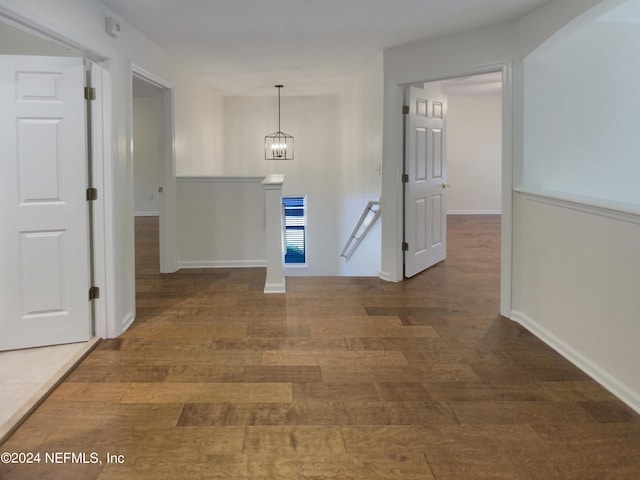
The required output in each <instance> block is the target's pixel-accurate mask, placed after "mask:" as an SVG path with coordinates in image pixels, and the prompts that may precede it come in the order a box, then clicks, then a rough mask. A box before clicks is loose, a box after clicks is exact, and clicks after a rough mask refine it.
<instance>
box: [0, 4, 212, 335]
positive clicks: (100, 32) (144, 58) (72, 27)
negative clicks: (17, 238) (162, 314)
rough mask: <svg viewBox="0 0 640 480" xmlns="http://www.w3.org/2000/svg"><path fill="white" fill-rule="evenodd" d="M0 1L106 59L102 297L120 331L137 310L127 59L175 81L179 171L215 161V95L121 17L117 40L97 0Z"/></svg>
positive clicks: (159, 75) (128, 69) (201, 168)
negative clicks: (108, 175) (105, 274)
mask: <svg viewBox="0 0 640 480" xmlns="http://www.w3.org/2000/svg"><path fill="white" fill-rule="evenodd" d="M0 7H2V8H4V7H6V8H8V9H9V10H11V11H15V10H16V9H19V11H20V12H21V15H22V16H23V17H27V18H29V19H30V20H31V21H33V22H34V23H36V24H39V25H42V26H45V27H46V28H47V29H49V30H50V31H53V32H56V34H58V35H62V36H64V37H66V38H68V39H70V40H72V41H73V42H75V43H77V44H79V45H82V46H83V48H85V49H86V50H87V51H89V52H92V56H93V57H95V58H97V57H100V58H101V59H105V60H106V62H105V63H104V66H105V68H107V69H108V70H109V72H110V73H111V83H112V88H113V92H112V93H113V97H112V104H111V109H112V114H113V142H112V144H113V149H114V150H113V159H112V160H111V167H112V180H113V191H112V192H107V193H106V195H107V196H108V197H109V198H111V199H112V202H113V204H112V205H111V211H110V214H112V216H111V215H110V216H109V218H110V225H108V226H107V232H108V234H109V235H112V237H111V238H108V239H107V244H108V245H112V248H113V251H114V254H115V259H114V262H113V265H112V268H113V276H114V279H113V285H114V291H106V292H105V297H106V298H107V302H108V303H109V312H108V315H109V316H110V319H111V321H112V323H113V325H112V327H113V330H112V331H111V332H110V333H111V334H112V335H117V334H118V333H120V332H121V331H122V329H123V328H126V326H127V325H129V324H130V322H131V321H132V320H133V318H134V316H135V271H134V265H135V262H134V228H133V212H134V199H133V165H132V153H131V143H132V142H131V139H132V129H131V106H130V105H131V64H132V63H133V64H135V65H137V66H138V67H141V68H142V69H144V70H146V71H147V72H150V73H152V74H154V75H155V76H157V77H159V78H161V79H163V80H164V81H165V82H168V83H170V84H172V85H173V86H174V94H175V95H174V103H175V109H176V111H175V142H174V148H175V160H176V169H177V170H178V171H180V172H182V173H185V172H189V171H193V170H203V167H202V164H203V162H205V159H206V161H208V162H214V163H215V162H217V161H218V159H217V158H216V155H218V154H219V152H220V150H219V149H220V147H219V146H218V145H216V144H215V142H216V140H217V139H218V137H217V135H216V132H217V131H218V130H216V128H217V126H218V125H219V123H218V120H219V119H216V116H215V115H211V112H210V111H209V108H210V106H211V105H212V104H215V103H216V102H219V99H218V98H217V96H216V94H215V92H212V91H211V89H210V88H209V87H208V86H207V84H206V83H205V82H204V81H203V79H201V78H199V77H197V76H194V75H192V74H190V73H189V71H188V70H187V69H185V68H184V67H183V66H182V65H181V64H180V63H179V62H178V61H177V60H176V59H174V58H172V57H170V56H169V55H167V54H166V53H165V52H164V51H163V50H161V49H160V48H159V47H158V46H157V45H156V44H154V43H153V42H151V41H150V40H148V39H147V38H146V37H144V36H143V35H142V34H141V33H140V32H138V31H136V30H135V29H134V28H132V27H131V26H130V25H128V24H127V23H126V22H124V21H122V22H121V26H122V33H121V36H120V37H119V38H118V39H114V38H112V37H110V36H109V35H107V33H106V32H105V18H106V17H107V16H115V15H114V14H113V12H111V11H110V10H109V9H108V8H107V7H106V6H104V5H103V4H102V3H100V2H99V1H97V0H58V1H55V2H52V1H50V0H23V1H21V2H20V4H19V8H16V3H15V2H10V1H8V0H0ZM203 99H204V100H203ZM203 140H204V141H203ZM107 141H108V140H107ZM107 161H109V160H107Z"/></svg>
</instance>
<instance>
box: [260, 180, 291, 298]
mask: <svg viewBox="0 0 640 480" xmlns="http://www.w3.org/2000/svg"><path fill="white" fill-rule="evenodd" d="M283 183H284V175H282V174H279V173H278V174H272V175H269V176H267V177H265V179H264V180H263V181H262V186H263V188H264V204H265V221H266V234H267V235H266V238H267V245H266V250H267V251H266V259H267V279H266V281H265V284H264V293H285V292H286V290H287V289H286V283H285V277H284V253H285V250H284V247H283V245H284V243H283V239H284V222H283V220H284V219H283V214H282V184H283Z"/></svg>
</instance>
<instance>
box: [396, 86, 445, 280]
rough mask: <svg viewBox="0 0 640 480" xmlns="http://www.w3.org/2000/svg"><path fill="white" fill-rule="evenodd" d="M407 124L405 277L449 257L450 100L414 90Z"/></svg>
mask: <svg viewBox="0 0 640 480" xmlns="http://www.w3.org/2000/svg"><path fill="white" fill-rule="evenodd" d="M406 97H407V102H406V104H407V105H408V107H409V112H408V114H407V118H406V122H405V129H406V131H405V142H406V143H405V174H406V175H407V177H408V178H406V180H407V181H406V182H405V213H404V215H405V218H404V222H405V243H406V245H405V248H406V251H405V255H404V260H405V276H406V277H412V276H414V275H416V274H418V273H420V272H422V271H423V270H425V269H427V268H429V267H431V266H432V265H435V264H436V263H438V262H441V261H442V260H444V259H445V258H446V256H447V215H446V213H447V211H446V198H445V194H446V187H447V184H446V173H447V166H446V151H445V146H446V144H445V138H446V137H445V133H446V132H445V128H446V127H445V125H446V122H445V118H446V110H447V104H446V98H444V97H443V96H442V95H440V94H439V92H437V91H435V90H434V91H428V90H426V89H422V88H417V87H409V88H408V89H407V95H406Z"/></svg>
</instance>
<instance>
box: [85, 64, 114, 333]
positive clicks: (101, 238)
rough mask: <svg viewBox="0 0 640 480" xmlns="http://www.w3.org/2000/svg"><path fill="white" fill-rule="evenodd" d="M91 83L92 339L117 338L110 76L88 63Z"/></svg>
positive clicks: (97, 66) (98, 67)
mask: <svg viewBox="0 0 640 480" xmlns="http://www.w3.org/2000/svg"><path fill="white" fill-rule="evenodd" d="M91 82H92V86H93V87H95V88H96V100H95V101H94V102H93V103H92V106H91V113H92V118H91V129H92V135H91V139H92V154H93V183H94V186H95V187H96V188H97V189H98V200H97V201H96V202H95V203H94V207H93V251H94V255H93V269H94V282H95V285H96V286H98V287H100V293H101V295H100V298H98V299H96V300H94V320H93V322H94V335H97V336H99V337H102V338H111V337H113V336H116V335H118V334H119V333H120V332H119V329H118V325H117V321H116V318H115V312H116V306H115V291H116V290H115V281H114V278H115V250H114V242H113V183H112V182H113V180H112V179H113V170H112V165H113V161H112V150H111V147H112V138H113V137H112V133H111V132H112V130H111V121H110V119H111V101H112V96H111V75H110V73H109V72H108V71H107V70H105V69H104V68H102V67H101V66H100V65H97V64H95V63H91Z"/></svg>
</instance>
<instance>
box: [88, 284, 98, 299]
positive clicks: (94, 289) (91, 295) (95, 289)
mask: <svg viewBox="0 0 640 480" xmlns="http://www.w3.org/2000/svg"><path fill="white" fill-rule="evenodd" d="M98 298H100V287H91V288H90V289H89V300H90V301H91V300H96V299H98Z"/></svg>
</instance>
